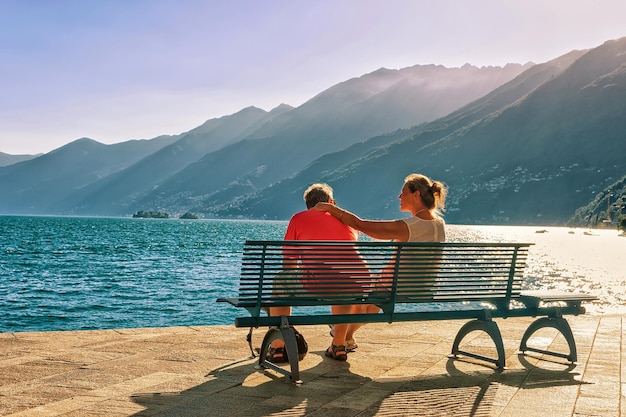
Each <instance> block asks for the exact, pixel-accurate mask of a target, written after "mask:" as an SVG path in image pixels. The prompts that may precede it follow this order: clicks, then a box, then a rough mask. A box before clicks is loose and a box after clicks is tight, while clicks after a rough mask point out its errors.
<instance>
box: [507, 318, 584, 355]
mask: <svg viewBox="0 0 626 417" xmlns="http://www.w3.org/2000/svg"><path fill="white" fill-rule="evenodd" d="M544 327H552V328H554V329H556V330H558V331H559V332H560V333H561V334H562V335H563V337H564V338H565V340H566V341H567V344H568V345H569V354H566V353H558V352H551V351H548V350H543V349H538V348H533V347H529V346H528V344H527V343H528V339H530V337H531V336H532V335H533V334H534V333H535V332H536V331H537V330H539V329H542V328H544ZM519 350H520V352H521V353H526V352H527V351H530V352H536V353H542V354H545V355H550V356H556V357H559V358H565V359H567V360H568V361H569V362H570V363H575V362H576V361H577V360H578V354H577V352H576V342H575V341H574V335H573V333H572V328H571V327H570V325H569V323H568V322H567V320H565V319H564V318H563V317H542V318H539V319H537V320H535V321H534V322H532V323H531V325H530V326H528V329H526V332H525V333H524V336H523V337H522V341H521V343H520V346H519Z"/></svg>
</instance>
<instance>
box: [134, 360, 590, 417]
mask: <svg viewBox="0 0 626 417" xmlns="http://www.w3.org/2000/svg"><path fill="white" fill-rule="evenodd" d="M354 360H355V361H359V363H357V362H355V364H354V366H353V367H352V368H356V369H363V366H364V365H366V364H364V363H363V362H364V361H361V360H360V359H359V358H357V357H355V359H354ZM520 363H522V365H523V368H522V369H513V370H503V371H496V370H494V369H491V368H489V369H487V368H485V367H484V366H479V365H477V364H475V363H472V362H471V361H465V360H462V359H448V361H447V363H446V366H445V370H443V369H442V371H440V373H438V374H437V373H435V374H432V375H424V373H421V374H419V375H413V376H402V377H391V376H387V375H385V374H384V373H383V374H380V375H379V376H378V377H375V378H372V377H371V376H364V375H359V374H358V373H354V372H353V370H352V369H351V365H350V362H338V361H334V360H332V359H329V358H326V357H325V356H324V351H315V352H309V354H308V355H307V357H306V358H305V359H304V360H303V361H302V362H301V364H302V369H301V373H302V379H303V380H304V383H303V384H302V385H301V386H296V385H295V384H294V383H292V382H291V381H289V379H288V378H287V377H284V376H282V375H280V374H277V373H275V372H273V371H267V370H266V371H259V370H257V369H255V366H254V365H255V364H256V359H253V358H247V359H242V360H240V361H235V362H231V363H228V364H226V365H224V366H221V367H219V368H216V369H213V370H212V371H211V372H209V374H207V375H206V377H207V381H206V382H204V383H202V384H199V385H197V386H194V387H192V388H190V389H188V390H185V391H182V392H180V393H174V394H167V393H147V394H140V395H134V396H133V398H132V399H133V401H134V402H135V403H137V404H139V405H141V406H143V407H145V410H143V411H140V412H138V413H136V414H135V416H144V415H151V416H152V415H156V416H215V417H220V416H239V415H241V416H244V415H245V416H249V417H261V416H304V415H310V414H312V413H315V414H313V415H341V416H342V417H349V416H358V417H372V416H403V415H411V416H420V415H427V416H451V415H454V416H471V417H481V416H492V415H494V414H495V413H496V412H495V411H494V410H495V409H496V408H497V407H499V406H500V405H499V404H501V403H507V402H509V401H510V400H511V398H512V397H513V395H514V394H515V392H517V391H518V390H520V389H524V390H528V389H540V388H547V387H563V386H578V385H581V384H584V382H582V381H580V380H578V379H577V378H578V377H579V374H578V373H576V372H572V370H573V369H574V367H573V366H572V365H563V366H551V367H549V369H548V368H541V367H540V366H538V365H533V364H531V363H530V362H529V361H527V360H526V359H525V358H523V357H522V358H521V359H520ZM407 366H409V365H407ZM556 400H558V399H555V401H556ZM522 408H523V406H522Z"/></svg>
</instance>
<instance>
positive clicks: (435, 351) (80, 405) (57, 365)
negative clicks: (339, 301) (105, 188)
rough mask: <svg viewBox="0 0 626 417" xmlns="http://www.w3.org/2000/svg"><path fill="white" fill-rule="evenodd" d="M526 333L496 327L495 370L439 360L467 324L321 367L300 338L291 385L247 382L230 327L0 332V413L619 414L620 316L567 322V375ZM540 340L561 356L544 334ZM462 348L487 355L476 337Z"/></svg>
mask: <svg viewBox="0 0 626 417" xmlns="http://www.w3.org/2000/svg"><path fill="white" fill-rule="evenodd" d="M531 321H532V319H530V318H511V319H506V320H498V324H499V326H500V329H501V331H502V334H503V338H504V344H505V348H506V353H507V369H505V370H503V371H496V370H494V369H493V367H492V366H491V365H487V364H484V363H481V362H478V361H475V360H471V359H464V360H459V359H456V360H453V359H449V358H448V357H447V354H448V353H449V352H450V349H451V346H452V342H453V340H454V336H455V335H456V332H457V331H458V329H459V328H460V327H461V326H462V324H463V321H436V322H435V321H430V322H417V323H398V324H396V323H394V324H371V325H367V326H365V327H364V328H362V329H361V331H360V333H359V334H358V339H357V342H358V344H359V348H358V349H357V351H356V352H354V353H351V354H350V355H349V358H348V362H337V361H334V360H332V359H329V358H326V357H324V349H325V348H326V347H327V346H328V345H329V344H330V337H329V335H328V327H327V326H307V327H302V328H300V329H299V330H300V331H301V332H302V333H303V334H304V335H305V336H306V338H307V341H308V342H309V349H310V350H309V354H308V355H307V356H306V358H305V359H304V360H303V361H302V362H301V377H302V379H303V381H304V383H303V384H302V385H301V386H295V385H294V384H292V383H290V382H289V381H288V379H287V378H285V377H283V376H281V375H279V374H276V373H273V372H271V371H265V372H263V371H258V370H256V369H255V367H254V362H255V361H254V359H251V358H250V351H249V349H248V345H247V343H246V340H245V336H246V334H247V330H246V329H235V328H234V327H233V326H206V327H192V326H189V327H169V328H145V329H118V330H98V331H68V332H23V333H18V332H16V333H0V415H3V416H14V417H17V416H20V417H27V416H28V417H39V416H64V417H75V416H85V417H96V416H107V417H117V416H248V417H256V416H290V417H291V416H312V417H313V416H315V417H317V416H332V417H334V416H336V417H352V416H358V417H371V416H384V417H389V416H455V417H457V416H473V417H482V416H501V417H507V416H509V417H510V416H515V417H517V416H519V417H522V416H523V417H533V416H540V417H559V416H567V417H572V416H575V417H583V416H602V417H610V416H620V415H624V416H626V401H624V391H625V389H626V385H624V384H625V381H626V378H625V377H626V373H625V372H626V371H625V370H624V367H623V366H622V364H623V363H624V359H625V355H626V349H624V346H625V345H624V343H626V342H624V340H626V338H625V337H624V332H625V327H624V319H623V317H621V316H601V317H594V316H588V315H585V316H578V317H568V321H569V322H570V324H571V326H572V329H573V332H574V336H575V338H576V342H577V347H578V360H579V363H578V364H577V365H575V366H574V365H567V364H564V362H563V361H562V360H560V359H558V358H557V359H555V358H551V359H547V358H541V357H540V355H533V356H530V355H529V356H519V355H518V354H517V351H516V349H517V347H518V345H519V341H520V338H521V337H522V334H523V332H524V330H525V328H526V326H527V325H528V324H529V323H530V322H531ZM262 335H263V331H262V330H261V329H259V330H256V331H255V333H254V345H255V346H259V345H260V342H261V338H262ZM536 335H537V337H535V338H533V339H532V340H533V342H534V343H535V344H538V345H541V346H548V345H550V346H551V347H552V348H556V349H559V350H561V351H563V352H566V351H567V349H566V348H567V345H566V343H565V342H564V340H563V339H562V337H561V336H557V335H556V331H554V329H542V330H540V331H539V332H538V333H537V334H536ZM464 343H467V344H469V345H471V349H475V350H481V351H483V352H484V353H492V352H493V354H495V352H494V351H495V349H493V347H492V343H491V341H490V340H489V339H488V338H487V337H486V336H485V335H484V334H483V333H482V332H474V333H471V334H470V335H469V336H468V337H466V338H465V340H464Z"/></svg>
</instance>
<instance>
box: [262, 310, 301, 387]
mask: <svg viewBox="0 0 626 417" xmlns="http://www.w3.org/2000/svg"><path fill="white" fill-rule="evenodd" d="M277 339H281V340H283V341H284V342H285V350H286V352H287V357H288V359H289V367H290V369H291V372H289V371H287V370H285V369H284V368H281V367H280V366H278V365H275V364H273V363H272V362H270V361H268V360H267V359H266V358H267V352H268V351H269V350H270V346H271V344H272V342H273V341H274V340H277ZM298 359H299V358H298V344H297V342H296V333H295V332H294V330H293V327H291V326H290V325H289V322H288V321H287V318H286V317H281V325H280V327H278V328H276V327H273V328H270V329H269V330H268V331H267V333H265V337H264V338H263V343H262V344H261V351H260V353H259V363H258V367H260V368H263V369H272V370H274V371H276V372H278V373H280V374H282V375H285V376H288V377H289V379H291V380H292V381H293V382H295V383H296V384H297V385H300V384H302V381H301V380H300V365H299V363H298Z"/></svg>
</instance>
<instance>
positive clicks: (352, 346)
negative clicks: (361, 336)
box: [346, 339, 359, 353]
mask: <svg viewBox="0 0 626 417" xmlns="http://www.w3.org/2000/svg"><path fill="white" fill-rule="evenodd" d="M358 347H359V345H357V344H356V341H355V340H354V339H347V340H346V352H348V353H349V352H354V351H355V350H356V348H358Z"/></svg>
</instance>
